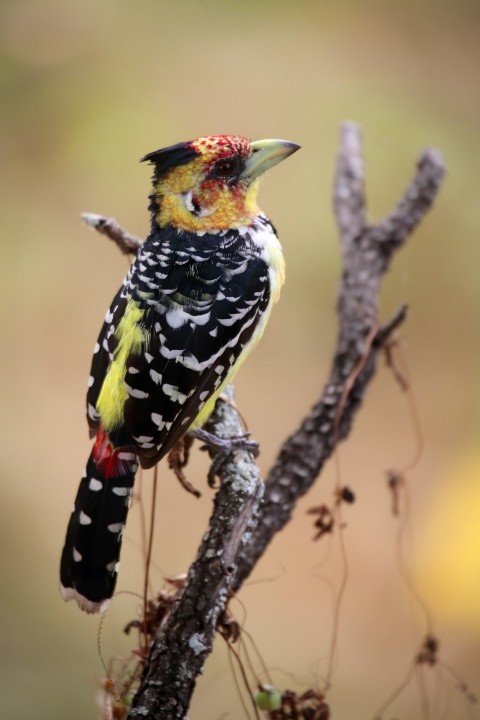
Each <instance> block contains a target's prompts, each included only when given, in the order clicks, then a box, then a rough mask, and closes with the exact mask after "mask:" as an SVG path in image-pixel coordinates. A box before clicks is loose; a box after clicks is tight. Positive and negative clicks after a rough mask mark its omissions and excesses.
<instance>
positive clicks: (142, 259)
mask: <svg viewBox="0 0 480 720" xmlns="http://www.w3.org/2000/svg"><path fill="white" fill-rule="evenodd" d="M298 147H299V146H298V145H295V144H294V143H291V142H287V141H285V140H257V141H255V142H250V141H249V140H247V139H246V138H243V137H236V136H231V135H220V136H214V137H202V138H197V139H196V140H193V141H192V142H186V143H179V144H178V145H173V146H171V147H168V148H164V149H162V150H157V151H155V152H151V153H149V154H148V155H145V157H144V158H142V160H145V161H148V162H150V163H152V165H153V167H154V172H153V190H152V193H151V195H150V206H149V209H150V211H151V218H152V226H151V231H150V234H149V235H148V237H147V239H146V240H145V242H144V243H143V245H142V246H141V247H140V249H139V251H138V253H137V256H136V259H135V261H134V262H133V264H132V265H131V267H130V269H129V271H128V273H127V276H126V278H125V280H124V282H123V285H122V286H121V288H120V290H119V291H118V293H117V294H116V296H115V297H114V299H113V302H112V304H111V305H110V309H109V310H108V312H107V314H106V317H105V321H104V324H103V327H102V329H101V331H100V335H99V338H98V341H97V343H96V345H95V348H94V351H93V360H92V368H91V374H90V379H89V384H88V385H89V387H88V393H87V419H88V424H89V427H90V433H91V436H92V437H95V442H94V445H93V450H92V452H91V455H90V457H89V459H88V462H87V467H86V470H85V473H84V475H83V477H82V480H81V482H80V487H79V489H78V493H77V497H76V500H75V505H74V508H73V511H72V514H71V517H70V521H69V524H68V529H67V535H66V539H65V545H64V548H63V553H62V559H61V569H60V576H61V593H62V596H63V598H64V599H65V600H72V599H75V600H76V601H77V603H78V605H79V606H80V607H81V608H82V610H85V611H86V612H88V613H93V612H98V611H103V610H104V609H105V608H106V606H107V604H108V600H109V599H110V598H111V597H112V595H113V592H114V589H115V583H116V579H117V573H118V567H119V556H120V547H121V541H122V535H123V531H124V527H125V522H126V518H127V512H128V508H129V505H130V500H131V495H132V489H133V483H134V479H135V473H136V470H137V468H138V465H139V464H140V465H141V466H142V467H143V468H150V467H152V466H154V465H155V464H156V463H157V462H158V461H159V460H160V459H161V458H162V457H163V456H164V455H165V454H166V453H168V452H169V451H170V450H171V449H172V447H173V446H174V445H175V443H177V441H179V440H180V439H181V438H182V437H183V436H184V435H185V434H186V433H188V432H192V431H194V430H195V429H197V428H201V426H202V425H203V424H204V423H205V422H206V420H207V419H208V417H209V415H210V414H211V412H212V410H213V407H214V405H215V401H216V399H217V398H218V396H219V395H220V393H221V392H222V390H223V389H224V388H225V387H226V385H227V384H228V383H230V382H231V380H232V378H233V376H234V374H235V372H236V371H237V369H238V368H239V366H240V365H241V363H242V362H243V360H244V359H245V357H246V355H247V354H248V352H249V351H250V350H251V349H252V348H253V347H254V345H255V344H256V343H257V341H258V340H259V338H260V336H261V334H262V332H263V330H264V328H265V324H266V321H267V319H268V316H269V314H270V310H271V307H272V305H273V303H274V302H275V301H276V300H277V299H278V295H279V291H280V287H281V285H282V283H283V281H284V276H285V265H284V260H283V256H282V250H281V246H280V243H279V241H278V238H277V235H276V232H275V229H274V227H273V225H272V223H271V222H270V220H269V219H268V218H267V217H266V216H265V215H264V214H263V213H262V212H261V210H260V209H259V207H258V205H257V193H258V187H259V181H260V176H261V175H262V173H264V172H265V171H266V170H268V169H269V168H271V167H273V166H274V165H276V164H277V163H279V162H280V161H281V160H283V159H284V158H286V157H288V156H289V155H291V154H292V153H294V152H295V151H296V150H298Z"/></svg>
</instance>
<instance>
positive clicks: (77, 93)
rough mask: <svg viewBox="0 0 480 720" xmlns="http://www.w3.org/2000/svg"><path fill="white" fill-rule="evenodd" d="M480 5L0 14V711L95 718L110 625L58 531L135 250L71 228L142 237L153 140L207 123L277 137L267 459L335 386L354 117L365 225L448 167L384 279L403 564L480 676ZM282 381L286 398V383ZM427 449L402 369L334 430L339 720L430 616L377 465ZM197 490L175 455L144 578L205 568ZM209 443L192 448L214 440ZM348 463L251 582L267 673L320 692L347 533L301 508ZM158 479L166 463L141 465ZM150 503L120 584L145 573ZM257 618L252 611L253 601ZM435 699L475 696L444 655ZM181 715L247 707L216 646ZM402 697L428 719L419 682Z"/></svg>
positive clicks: (440, 706) (14, 9) (254, 629)
mask: <svg viewBox="0 0 480 720" xmlns="http://www.w3.org/2000/svg"><path fill="white" fill-rule="evenodd" d="M479 22H480V6H479V5H478V2H476V0H471V2H469V1H468V0H423V1H422V2H418V0H403V1H402V2H395V3H394V2H381V1H380V0H378V1H375V0H357V1H356V2H348V1H346V0H345V1H342V0H336V1H335V2H326V1H325V2H314V1H313V0H312V2H307V1H306V0H297V2H286V1H285V2H282V1H280V0H275V2H273V1H272V2H269V1H267V0H265V1H264V2H253V1H251V2H250V1H248V0H247V1H244V2H239V1H234V0H223V1H221V0H182V2H178V3H167V2H162V1H161V0H150V1H147V0H137V1H136V2H134V3H132V2H125V0H115V1H113V0H104V1H103V2H101V3H99V2H95V1H94V0H77V1H76V2H74V3H73V2H72V3H65V2H62V0H43V1H42V0H40V1H34V0H22V2H18V0H10V1H8V0H4V2H3V3H2V4H1V7H0V53H1V60H0V62H1V64H0V86H1V106H0V147H1V157H2V161H1V164H0V182H1V193H0V203H1V226H2V258H3V263H2V294H3V300H2V302H1V314H2V320H1V323H2V324H1V327H2V333H1V336H2V345H3V347H2V351H1V357H2V366H3V367H2V373H1V379H2V391H1V392H2V403H1V406H2V411H3V419H2V446H3V447H2V454H1V458H2V461H1V476H2V496H1V497H2V500H1V510H2V520H1V526H0V527H1V531H0V532H1V557H2V572H1V577H0V583H1V593H0V596H1V608H0V610H1V617H2V634H1V635H2V638H1V646H2V673H1V690H0V697H1V705H2V715H4V716H5V717H9V718H17V719H21V720H30V719H31V720H33V718H35V719H37V718H61V717H62V718H63V717H68V718H72V719H73V718H89V717H94V715H95V712H96V711H95V709H94V694H95V689H96V684H97V682H98V679H99V678H100V677H101V676H102V674H103V670H102V667H101V664H100V660H99V657H98V654H97V647H96V645H97V633H98V620H97V619H96V618H92V617H87V616H86V615H83V614H81V613H80V612H79V611H78V610H77V609H76V608H75V607H73V605H64V604H63V603H62V602H61V600H60V597H59V595H58V591H57V566H58V561H59V554H60V550H61V546H62V542H63V534H64V530H65V526H66V522H67V518H68V515H69V512H70V507H71V503H72V500H73V497H74V494H75V492H76V487H77V482H78V480H79V478H80V476H81V473H82V471H83V466H84V463H85V460H86V458H87V455H88V452H89V447H90V443H89V440H88V436H87V431H86V423H85V420H84V392H85V388H86V380H87V377H88V370H89V363H90V354H91V350H92V348H93V345H94V342H95V340H96V335H97V332H98V330H99V327H100V323H101V321H102V318H103V316H104V313H105V310H106V308H107V306H108V304H109V303H110V300H111V297H112V296H113V294H114V292H115V291H116V289H117V287H118V285H119V283H120V282H121V280H122V278H123V275H124V273H125V271H126V267H127V265H126V260H125V258H124V257H121V256H120V254H119V253H118V251H117V250H116V249H115V248H114V247H113V246H112V244H111V243H109V242H108V241H107V240H105V239H103V238H101V237H100V236H96V235H95V234H94V233H92V232H90V231H89V230H88V229H86V228H85V227H84V226H82V225H81V223H80V221H79V215H80V213H81V212H82V211H85V210H88V211H93V212H100V213H104V214H107V215H113V216H115V217H116V218H117V219H118V220H119V221H120V222H121V223H122V224H123V225H124V226H126V227H127V228H128V229H130V230H131V231H133V232H135V233H137V234H138V235H140V236H142V237H143V236H145V235H146V233H147V230H148V214H147V211H146V205H147V199H146V198H147V193H148V191H149V180H150V177H149V176H150V170H149V169H148V167H145V166H144V165H140V164H139V163H138V158H140V157H141V156H142V155H143V154H144V153H146V152H148V151H151V150H154V149H156V148H157V147H161V146H165V145H169V144H171V143H174V142H177V141H180V140H188V139H191V138H192V137H195V136H198V135H202V134H215V133H238V134H243V135H247V136H249V137H252V138H262V137H285V138H287V139H289V140H292V141H295V142H297V143H299V144H301V145H302V150H301V152H299V153H298V154H297V155H295V156H294V157H293V158H291V159H289V160H288V162H286V163H285V164H283V165H281V166H280V167H278V168H275V170H274V171H272V172H271V173H270V175H269V177H268V179H267V180H266V182H265V183H264V186H263V187H262V190H261V206H262V208H263V209H264V210H265V211H266V212H267V213H268V214H269V215H270V216H271V217H272V219H273V220H274V222H275V224H276V226H277V227H278V228H279V231H280V234H281V238H282V240H283V244H284V248H285V254H286V258H287V264H288V279H287V285H286V287H285V291H284V293H283V296H282V300H281V303H280V305H279V306H278V307H277V308H276V310H275V312H274V314H273V317H272V320H271V322H270V326H269V328H268V331H267V332H266V335H265V338H264V340H263V342H262V343H261V345H260V346H259V348H258V349H257V351H256V352H255V354H254V355H253V356H252V357H251V359H250V360H249V361H248V362H247V363H246V365H245V366H244V368H243V369H242V372H241V374H240V377H239V379H238V382H237V396H238V402H239V404H240V407H241V409H242V412H243V413H244V415H245V416H246V418H248V422H249V425H250V428H251V430H252V431H253V433H254V435H255V437H257V438H259V439H260V441H261V444H262V455H261V459H260V462H261V466H262V469H263V470H264V471H266V470H267V469H268V467H269V464H270V463H271V461H272V459H273V457H274V455H275V451H276V448H277V447H278V445H279V443H280V441H281V440H282V439H283V438H285V436H286V435H287V434H288V433H289V432H290V431H291V430H292V429H293V428H294V427H295V425H296V423H298V421H299V420H300V418H301V417H302V415H303V414H304V413H305V412H306V410H307V409H308V408H309V407H310V405H311V404H312V403H313V402H314V400H315V399H316V398H317V396H318V394H319V392H320V389H321V387H322V383H323V381H324V380H325V378H326V375H327V372H328V368H329V364H330V359H331V353H332V349H333V347H334V341H335V332H336V327H335V314H334V305H335V295H336V286H337V279H338V272H339V248H338V242H337V237H336V230H335V225H334V221H333V218H332V211H331V201H330V196H331V182H332V173H333V168H334V159H335V152H336V147H337V137H338V130H339V123H340V121H341V120H343V119H345V118H350V119H352V120H355V121H357V122H359V123H360V124H361V126H362V128H363V133H364V139H365V157H366V168H367V196H368V202H369V210H370V214H371V217H372V219H378V218H380V217H381V216H382V215H383V214H385V213H386V212H388V211H389V210H390V209H391V208H392V205H393V203H394V202H395V200H396V199H397V198H398V196H399V194H400V193H401V192H402V190H403V189H404V187H405V186H406V184H407V182H408V181H409V180H410V178H411V176H412V172H413V166H414V163H415V159H416V157H417V156H418V153H419V151H420V150H421V149H422V148H423V147H424V146H426V145H432V146H435V147H438V148H440V149H441V150H442V151H443V153H444V155H445V158H446V162H447V165H448V179H447V182H446V184H445V186H444V188H443V189H442V191H441V194H440V197H439V199H438V202H437V204H436V206H435V208H434V211H433V212H432V213H431V214H430V215H429V216H428V218H427V219H426V221H425V222H424V223H423V224H422V226H421V227H420V229H419V230H418V232H417V233H416V234H415V236H414V237H413V238H412V239H411V240H410V242H409V243H408V247H407V248H406V249H404V250H403V251H402V253H401V254H400V256H398V257H397V258H396V260H395V263H394V266H393V268H392V271H391V273H390V275H389V277H388V278H387V280H386V282H385V286H384V289H383V291H382V306H381V314H382V318H383V319H387V318H388V317H389V316H390V314H391V313H392V312H393V311H394V310H395V309H396V308H397V307H398V305H399V304H400V303H402V302H407V303H408V304H409V305H410V308H411V312H410V317H409V320H408V323H407V324H406V325H405V326H404V328H402V338H403V352H404V354H405V357H406V358H407V361H408V365H409V370H410V376H411V380H412V384H413V388H414V391H415V398H416V403H417V406H418V412H419V416H420V418H421V423H422V428H423V438H424V450H423V456H422V458H421V461H420V463H419V464H418V465H417V466H416V467H415V469H414V471H413V472H412V473H411V474H410V476H409V481H410V487H411V499H412V513H411V526H410V528H409V531H408V533H407V537H408V544H407V549H406V557H407V561H408V563H409V567H410V569H411V572H412V576H413V577H414V578H415V582H416V585H417V588H418V589H419V591H420V592H421V594H422V596H423V598H424V600H425V602H426V604H427V605H428V608H429V609H430V612H431V614H432V617H433V619H434V629H435V632H436V633H437V635H438V636H439V638H440V643H441V655H442V658H443V660H445V662H447V663H448V664H449V665H450V666H451V667H452V668H454V669H455V670H456V671H457V672H458V673H459V674H460V675H461V677H462V678H463V679H464V680H465V681H466V682H467V683H468V684H469V685H470V686H471V688H472V690H473V691H476V692H477V693H480V673H479V668H480V448H479V430H480V386H479V349H480V333H479V302H480V283H479V272H480V251H479V233H480V200H479V170H478V166H479V161H480V141H479V122H480V84H479V80H478V75H479V69H480V68H479V63H480V34H479V28H480V25H479ZM272 399H273V402H272ZM414 451H415V440H414V435H413V431H412V423H411V420H410V418H409V414H408V403H407V400H406V397H405V396H404V395H403V394H402V393H401V392H400V390H399V389H398V387H397V386H396V385H395V383H394V382H393V380H392V377H391V375H390V374H389V373H388V372H387V370H385V369H381V371H380V372H379V375H378V377H377V378H376V379H375V381H374V383H373V385H372V387H371V389H370V391H369V393H368V396H367V398H366V402H365V403H364V407H363V409H362V411H361V413H360V414H359V416H358V420H357V422H356V423H355V428H354V432H353V434H352V436H351V439H349V441H348V443H347V444H346V445H345V446H344V447H342V449H341V466H342V477H343V481H344V482H345V483H346V484H348V485H349V486H351V487H352V488H353V489H354V491H355V492H356V494H357V496H358V500H357V503H356V504H355V505H354V506H352V507H348V508H346V509H345V511H344V517H345V519H346V521H347V528H346V529H345V541H346V545H347V552H348V562H349V580H348V586H347V589H346V594H345V600H344V604H343V607H342V612H341V619H340V627H339V638H338V643H339V644H338V657H337V661H336V665H335V673H334V677H333V686H332V689H331V691H330V694H329V701H330V703H331V706H332V710H333V713H332V717H334V718H342V719H343V718H345V719H350V718H365V719H368V718H371V717H372V716H373V715H374V713H375V711H376V709H377V708H378V706H379V705H380V704H381V702H382V701H383V700H384V698H385V697H386V696H387V695H388V694H389V693H390V691H391V690H393V689H394V687H395V686H396V685H397V684H398V683H399V682H400V680H401V679H402V678H403V677H404V675H405V673H406V672H407V668H408V666H409V663H410V662H411V658H412V656H413V653H414V651H415V649H416V647H417V644H418V642H419V640H420V638H421V636H422V632H423V631H424V625H423V624H422V622H423V616H422V614H421V612H420V611H419V610H418V607H417V606H416V604H415V602H414V601H413V600H412V598H411V596H410V595H409V593H408V592H407V590H406V588H405V585H404V583H403V582H402V579H401V577H400V575H399V571H398V567H397V565H396V559H395V552H396V550H395V533H396V529H397V525H398V523H397V522H396V521H395V520H394V519H393V518H392V517H391V515H390V498H389V496H388V493H387V490H386V483H385V470H386V469H388V468H390V467H400V466H402V465H404V464H406V463H408V461H409V460H410V458H411V457H412V455H413V454H414ZM195 455H196V458H195V463H193V464H192V465H191V467H190V468H189V477H190V479H191V480H192V481H193V482H194V483H195V484H196V485H197V486H199V487H201V488H202V490H203V491H204V492H203V497H202V499H201V500H200V501H198V500H196V499H194V498H193V497H190V496H188V495H187V494H186V493H185V492H183V491H182V490H181V488H180V487H179V485H178V483H177V482H176V481H175V480H174V479H173V478H172V477H171V475H170V473H169V471H168V470H167V469H166V467H165V466H164V465H163V466H162V468H161V472H160V475H161V483H160V487H159V500H158V509H157V529H156V535H155V563H156V564H155V569H154V571H153V580H154V583H155V586H156V587H160V586H161V578H162V573H163V574H176V573H178V572H181V571H183V570H185V569H186V568H187V567H188V564H189V563H190V561H191V559H192V557H193V555H194V552H195V549H196V547H197V544H198V542H199V540H200V538H201V536H202V533H203V532H204V529H205V527H206V523H207V520H208V515H209V512H210V508H211V502H212V491H211V490H209V489H208V488H207V487H206V483H205V479H204V470H205V467H206V465H205V460H204V459H203V457H200V458H199V455H200V454H199V453H198V452H196V453H195ZM198 458H199V459H198ZM334 480H335V475H334V470H333V466H332V464H330V465H329V466H328V467H327V468H326V470H325V472H324V473H323V475H322V477H321V479H320V481H319V482H318V483H317V485H316V487H315V488H314V490H313V491H312V492H311V494H310V495H309V497H308V498H306V499H305V500H304V501H303V502H301V503H300V505H299V507H298V509H297V511H296V513H295V516H294V519H293V522H292V523H291V525H290V526H289V527H288V528H287V529H286V530H285V531H284V532H283V533H282V535H281V536H279V537H278V538H277V539H276V540H275V542H274V544H273V545H272V547H271V549H270V550H269V551H268V554H267V555H266V556H265V558H264V559H263V560H262V561H261V563H260V565H259V566H258V568H257V570H256V572H255V575H254V577H253V579H252V580H253V581H252V582H251V583H250V584H249V585H248V586H247V587H246V588H245V589H244V590H243V591H242V593H241V600H242V602H243V603H244V605H245V608H246V615H247V620H246V627H247V629H248V630H249V631H250V633H252V635H253V636H254V637H255V639H256V642H257V645H258V647H259V649H260V650H261V652H262V654H263V657H264V659H265V662H266V664H267V666H268V667H269V668H270V670H271V672H272V674H273V676H274V680H275V683H276V684H277V685H278V686H280V687H282V688H284V687H293V688H294V689H296V690H298V691H300V692H302V691H303V690H305V689H306V688H307V687H310V686H312V685H317V686H318V685H321V683H322V677H323V674H324V673H325V671H326V657H327V655H328V651H329V642H330V634H331V630H332V612H333V597H334V593H335V589H338V586H339V582H340V575H339V551H338V547H337V545H336V544H335V542H334V541H333V542H329V541H328V539H327V540H322V541H321V542H320V543H316V544H315V543H312V536H313V527H312V518H311V516H308V515H306V510H307V509H308V508H309V507H311V506H312V505H315V504H319V503H320V502H330V500H331V498H332V489H333V485H334ZM144 487H145V492H146V494H147V496H148V492H149V488H150V487H151V484H150V478H149V477H148V476H146V477H145V478H144ZM139 515H140V513H139V509H138V506H136V508H135V509H134V510H132V517H131V520H130V522H129V527H128V529H127V534H126V541H125V551H124V556H123V558H122V568H121V573H120V579H119V586H118V587H119V589H123V590H130V591H132V592H141V583H142V555H141V551H140V549H139V543H140V531H139ZM137 603H138V601H137V600H136V599H135V598H134V597H132V596H127V595H121V596H119V597H118V599H117V600H115V601H114V602H113V603H112V607H111V611H110V612H109V614H108V616H107V618H106V621H105V630H104V634H103V652H104V655H105V658H106V660H108V658H110V657H112V656H114V655H116V654H119V653H122V652H125V651H126V650H125V643H124V642H123V640H122V638H121V629H122V627H123V626H124V624H125V623H126V622H127V621H128V620H129V619H130V618H131V617H134V616H135V612H136V605H137ZM236 612H237V613H238V615H239V617H240V618H243V617H244V614H245V611H244V610H242V608H241V607H240V606H239V605H237V606H236ZM427 681H428V687H429V689H430V693H431V694H430V699H431V706H430V710H431V714H430V715H429V716H428V717H430V718H435V719H436V718H438V717H440V715H441V713H442V712H445V714H444V715H441V717H442V718H443V717H445V718H446V717H449V718H455V719H457V718H459V719H461V718H473V717H480V711H479V710H478V708H479V706H478V705H477V706H476V708H475V707H471V706H469V704H468V703H467V701H466V700H465V697H464V696H463V695H462V694H461V693H460V692H459V690H458V689H456V686H457V684H458V683H457V681H455V680H453V679H452V677H451V676H450V675H449V674H448V672H447V671H446V670H445V668H443V669H436V670H433V671H431V673H430V675H429V676H428V677H427ZM190 717H191V718H192V720H193V719H194V718H221V717H228V718H232V719H233V720H236V719H237V718H243V717H244V712H243V710H242V709H241V705H240V701H239V699H238V695H237V692H236V690H235V687H234V684H233V681H232V678H231V672H230V669H229V664H228V659H227V654H226V650H225V647H223V642H220V641H219V642H218V643H217V648H216V650H215V652H214V655H213V656H212V657H211V658H210V659H209V661H208V665H207V669H206V673H205V676H204V677H203V678H202V679H201V681H200V682H199V684H198V688H197V692H196V695H195V700H194V703H193V707H192V709H191V714H190ZM385 717H388V718H390V717H398V718H409V720H415V719H416V718H424V717H427V715H425V714H423V715H422V711H421V707H420V704H419V699H418V693H417V684H416V682H414V683H413V685H412V686H411V687H410V688H409V689H408V690H407V691H406V692H405V693H404V694H403V695H402V696H401V698H400V700H399V701H398V703H397V704H396V705H395V706H393V707H392V709H391V710H389V712H388V713H387V714H386V716H385Z"/></svg>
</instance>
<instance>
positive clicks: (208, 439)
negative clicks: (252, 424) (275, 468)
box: [190, 428, 260, 487]
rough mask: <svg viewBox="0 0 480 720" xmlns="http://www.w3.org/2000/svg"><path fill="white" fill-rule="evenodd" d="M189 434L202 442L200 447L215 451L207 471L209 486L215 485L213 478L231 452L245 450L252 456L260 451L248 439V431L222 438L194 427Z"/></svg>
mask: <svg viewBox="0 0 480 720" xmlns="http://www.w3.org/2000/svg"><path fill="white" fill-rule="evenodd" d="M190 435H191V437H193V438H195V439H196V440H200V441H201V442H203V443H204V448H202V449H206V450H212V451H213V452H214V453H215V454H214V457H213V460H212V465H211V467H210V470H209V472H208V484H209V486H210V487H215V478H216V477H217V476H218V475H219V473H220V470H221V468H222V465H223V464H224V463H225V461H226V460H227V459H228V458H229V457H230V455H232V453H234V452H236V451H239V450H245V451H247V452H249V453H250V454H251V455H253V457H257V455H258V453H259V451H260V449H259V445H258V443H257V442H255V441H254V440H249V439H248V438H249V437H250V433H248V432H246V433H242V434H241V435H236V436H234V437H230V438H222V437H219V436H218V435H214V434H213V433H209V432H208V431H207V430H204V429H203V428H196V429H195V430H192V431H191V432H190Z"/></svg>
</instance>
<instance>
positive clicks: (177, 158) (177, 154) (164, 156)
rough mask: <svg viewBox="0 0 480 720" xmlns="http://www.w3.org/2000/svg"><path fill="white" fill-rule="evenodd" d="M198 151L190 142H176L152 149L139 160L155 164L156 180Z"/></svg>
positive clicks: (191, 157) (182, 163)
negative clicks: (168, 145)
mask: <svg viewBox="0 0 480 720" xmlns="http://www.w3.org/2000/svg"><path fill="white" fill-rule="evenodd" d="M197 155H198V152H197V151H196V150H194V149H193V148H192V147H191V141H190V142H184V143H177V144H176V145H170V147H166V148H161V149H160V150H154V151H153V152H150V153H148V154H147V155H144V157H142V158H141V160H140V162H150V163H152V165H154V166H155V175H154V177H155V179H156V180H158V179H159V178H160V177H161V176H162V175H164V174H165V173H166V172H167V171H168V170H171V169H172V168H174V167H178V166H179V165H185V164H186V163H188V162H190V160H193V158H195V157H197Z"/></svg>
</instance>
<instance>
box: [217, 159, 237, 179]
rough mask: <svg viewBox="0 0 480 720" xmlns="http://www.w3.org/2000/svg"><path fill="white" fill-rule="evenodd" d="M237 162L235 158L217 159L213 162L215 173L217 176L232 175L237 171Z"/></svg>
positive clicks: (225, 176) (226, 176)
mask: <svg viewBox="0 0 480 720" xmlns="http://www.w3.org/2000/svg"><path fill="white" fill-rule="evenodd" d="M238 170H239V162H238V161H237V160H235V159H230V160H219V161H218V162H217V163H216V164H215V175H216V176H217V177H219V178H229V177H233V176H234V175H236V174H237V173H238Z"/></svg>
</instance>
